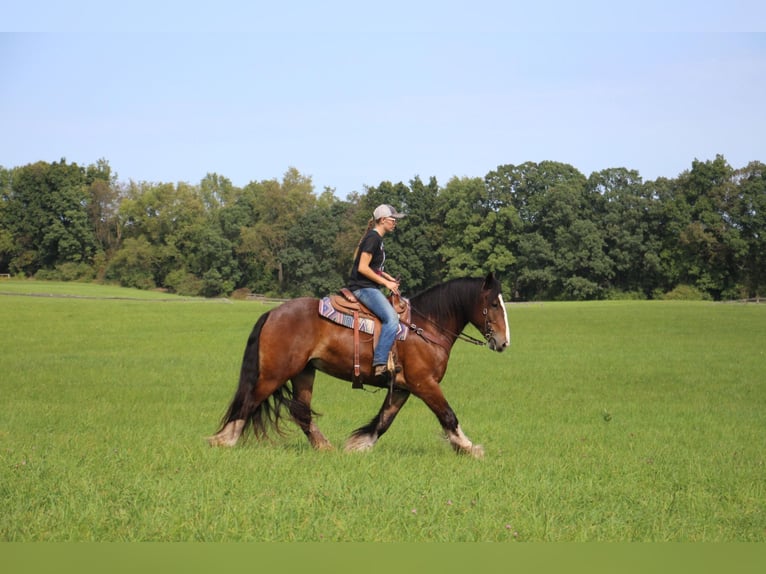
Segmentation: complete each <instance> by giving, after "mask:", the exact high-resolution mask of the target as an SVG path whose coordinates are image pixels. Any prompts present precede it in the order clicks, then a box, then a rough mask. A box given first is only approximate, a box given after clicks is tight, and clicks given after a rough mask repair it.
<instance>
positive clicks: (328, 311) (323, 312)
mask: <svg viewBox="0 0 766 574" xmlns="http://www.w3.org/2000/svg"><path fill="white" fill-rule="evenodd" d="M319 315H320V316H322V317H324V318H326V319H329V320H330V321H332V322H333V323H337V324H338V325H342V326H344V327H348V328H349V329H353V328H354V316H353V315H351V314H349V313H347V312H345V311H341V310H339V309H336V308H335V307H334V306H333V303H332V298H331V297H323V298H322V299H320V300H319ZM376 323H377V321H376V320H375V319H373V318H372V316H369V315H368V316H362V314H361V313H360V315H359V330H360V331H361V332H362V333H367V334H370V335H372V334H373V333H374V332H375V324H376ZM407 333H409V330H408V329H407V328H406V327H405V325H403V324H402V323H401V322H400V323H399V327H398V329H397V331H396V338H397V339H398V340H399V341H404V340H405V339H406V338H407Z"/></svg>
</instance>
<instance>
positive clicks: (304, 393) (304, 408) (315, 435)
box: [290, 366, 332, 450]
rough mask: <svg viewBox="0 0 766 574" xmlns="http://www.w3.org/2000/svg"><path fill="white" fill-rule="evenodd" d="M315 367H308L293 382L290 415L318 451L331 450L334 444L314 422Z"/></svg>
mask: <svg viewBox="0 0 766 574" xmlns="http://www.w3.org/2000/svg"><path fill="white" fill-rule="evenodd" d="M315 372H316V371H315V370H314V368H313V367H310V366H309V367H306V368H305V369H304V370H303V371H301V372H300V373H299V374H298V375H296V376H294V377H293V378H292V379H291V380H292V383H293V400H292V401H291V402H290V414H291V415H292V417H293V419H294V420H295V422H296V423H297V424H298V426H299V427H301V430H302V431H303V433H304V434H305V435H306V438H308V439H309V443H310V444H311V446H313V447H314V448H315V449H317V450H330V449H332V444H330V441H329V440H327V439H326V438H325V436H324V435H323V434H322V432H321V431H320V430H319V427H318V426H317V425H316V423H315V422H314V420H313V416H314V413H313V412H312V411H311V396H312V394H313V392H314V374H315Z"/></svg>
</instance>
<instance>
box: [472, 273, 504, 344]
mask: <svg viewBox="0 0 766 574" xmlns="http://www.w3.org/2000/svg"><path fill="white" fill-rule="evenodd" d="M481 301H482V310H481V313H482V316H483V318H482V319H481V321H480V322H479V321H474V324H475V326H476V327H477V328H478V329H481V330H482V335H484V338H485V339H486V340H487V345H488V346H489V348H490V349H492V350H493V351H497V352H498V353H502V352H503V351H504V350H505V348H506V347H507V346H508V345H510V344H511V332H510V329H509V327H508V316H507V315H506V312H505V303H503V295H502V293H501V292H500V281H498V280H497V279H496V278H495V275H494V274H493V273H490V274H489V275H487V277H486V279H484V285H482V288H481Z"/></svg>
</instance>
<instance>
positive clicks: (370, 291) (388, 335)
mask: <svg viewBox="0 0 766 574" xmlns="http://www.w3.org/2000/svg"><path fill="white" fill-rule="evenodd" d="M354 295H356V298H357V299H359V300H360V301H361V302H362V303H363V304H364V305H365V306H366V307H367V308H368V309H369V310H370V311H372V312H373V313H375V315H377V317H378V319H380V320H381V322H382V326H381V329H380V338H379V339H378V345H377V347H375V352H374V353H373V356H372V364H373V365H385V364H386V363H388V353H389V352H390V351H391V347H393V345H394V339H395V338H396V331H397V329H398V328H399V315H397V314H396V311H394V308H393V307H392V306H391V303H389V302H388V299H386V296H385V295H383V293H381V291H380V289H375V288H372V287H365V288H363V289H357V290H356V291H354Z"/></svg>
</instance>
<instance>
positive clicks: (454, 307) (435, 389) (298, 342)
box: [208, 273, 510, 458]
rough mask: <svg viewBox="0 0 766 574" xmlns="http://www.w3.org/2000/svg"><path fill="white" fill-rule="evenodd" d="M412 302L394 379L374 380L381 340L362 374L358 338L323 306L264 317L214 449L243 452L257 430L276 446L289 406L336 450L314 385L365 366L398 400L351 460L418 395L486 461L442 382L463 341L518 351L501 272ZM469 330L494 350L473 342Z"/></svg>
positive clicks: (283, 308) (450, 432)
mask: <svg viewBox="0 0 766 574" xmlns="http://www.w3.org/2000/svg"><path fill="white" fill-rule="evenodd" d="M409 303H410V310H411V312H410V319H411V322H410V323H409V324H407V325H403V326H405V327H406V329H407V337H406V338H405V339H404V340H398V341H396V347H397V354H398V363H397V369H396V371H395V372H394V373H395V374H392V375H391V377H390V380H389V379H387V378H386V379H381V378H380V377H374V376H373V369H372V351H373V346H372V342H371V340H370V341H367V342H369V344H366V345H363V346H361V348H360V349H359V350H358V351H357V354H358V355H359V362H358V364H356V365H355V363H356V361H355V360H354V354H355V353H354V336H355V334H354V331H353V330H352V329H349V328H347V327H345V326H342V325H338V324H336V323H334V322H332V321H329V320H328V319H326V318H324V317H322V316H320V315H319V312H318V304H319V299H316V298H309V297H302V298H297V299H292V300H289V301H286V302H284V303H282V304H281V305H279V306H278V307H276V308H274V309H272V310H270V311H267V312H266V313H264V314H263V315H261V317H260V318H259V319H258V321H257V322H256V323H255V326H254V327H253V330H252V332H251V333H250V336H249V338H248V340H247V345H246V347H245V352H244V356H243V359H242V366H241V370H240V376H239V385H238V387H237V390H236V392H235V394H234V398H233V399H232V401H231V403H230V405H229V407H228V409H227V411H226V414H225V415H224V416H223V418H222V420H221V424H220V426H219V429H218V431H217V432H216V434H215V435H213V436H211V437H209V438H208V442H209V444H210V445H211V446H229V447H231V446H234V445H235V444H237V441H238V440H239V439H240V437H241V436H242V434H243V433H244V432H245V431H246V430H247V428H248V427H250V426H252V429H253V432H254V434H255V436H256V437H257V438H264V437H266V436H267V434H268V431H269V430H276V431H277V432H278V433H280V434H281V433H282V431H281V430H280V426H279V424H280V419H281V416H282V409H283V407H286V408H287V410H288V412H289V414H290V416H291V417H292V420H293V421H294V422H295V423H296V424H297V425H298V426H299V427H300V429H301V430H302V431H303V433H304V434H305V435H306V437H307V438H308V441H309V443H310V444H311V446H312V447H314V448H315V449H318V450H324V449H332V448H333V446H332V444H331V443H330V441H329V440H327V438H326V437H325V436H324V435H323V434H322V432H321V431H320V430H319V428H318V427H317V425H316V422H315V420H314V418H315V415H316V413H315V412H314V411H313V410H312V409H311V398H312V393H313V386H314V377H315V374H316V371H317V370H319V371H322V372H324V373H327V374H328V375H330V376H332V377H334V378H337V379H340V380H345V381H352V380H353V379H354V369H355V366H356V370H357V371H358V372H359V377H360V378H361V382H362V383H363V384H366V385H369V386H371V387H378V388H381V389H387V390H388V392H387V394H386V397H385V400H384V402H383V405H382V406H381V408H380V410H379V411H378V413H377V415H375V417H373V419H372V420H371V421H370V422H369V423H368V424H367V425H365V426H362V427H360V428H358V429H356V430H355V431H354V432H353V433H352V434H351V436H350V437H349V438H348V440H347V441H346V444H345V450H346V451H366V450H369V449H371V448H372V447H373V446H374V445H375V443H376V442H377V441H378V439H379V438H380V437H381V436H382V435H383V434H384V433H385V432H386V431H387V430H388V429H389V427H390V426H391V423H392V422H393V421H394V418H395V417H396V415H397V413H398V412H399V411H400V410H401V408H402V407H403V406H404V404H405V403H406V402H407V400H408V399H409V397H410V395H415V396H416V397H418V398H419V399H421V400H422V401H423V402H424V403H425V404H426V405H427V406H428V407H429V408H430V409H431V411H432V412H433V413H434V415H436V418H437V419H438V421H439V423H440V424H441V426H442V429H443V430H444V433H445V435H446V436H447V438H448V439H449V443H450V445H451V446H452V448H453V450H454V451H455V452H456V453H459V454H468V455H470V456H473V457H475V458H481V457H482V456H483V455H484V449H483V447H482V446H481V445H478V444H474V443H473V442H472V441H471V440H470V439H469V438H468V437H467V436H466V435H465V434H464V433H463V431H462V430H461V428H460V424H459V422H458V419H457V416H456V415H455V412H454V411H453V410H452V408H451V407H450V405H449V403H448V402H447V400H446V398H445V397H444V394H443V393H442V390H441V387H440V382H441V380H442V378H443V377H444V374H445V372H446V370H447V361H448V359H449V355H450V351H451V350H452V347H453V345H454V344H455V342H456V341H457V340H458V339H463V340H467V341H469V342H472V343H475V344H477V345H482V346H488V348H489V349H491V350H492V351H496V352H502V351H504V350H505V349H506V348H507V347H508V346H509V344H510V332H509V327H508V322H507V315H506V309H505V304H504V302H503V296H502V294H501V289H500V282H499V281H498V280H497V278H496V277H495V276H494V274H493V273H489V274H488V275H487V276H486V277H484V278H470V277H467V278H459V279H452V280H449V281H446V282H444V283H441V284H437V285H435V286H433V287H431V288H429V289H427V290H425V291H423V292H421V293H419V294H417V295H415V296H413V297H412V298H411V299H410V300H409ZM469 323H470V324H472V325H473V326H475V327H476V328H477V329H478V330H479V331H480V332H481V334H482V335H483V337H484V341H482V340H480V339H478V338H475V337H471V336H470V335H467V334H464V333H463V330H464V329H465V327H466V326H467V325H468V324H469ZM377 325H378V326H379V323H378V324H377ZM399 366H400V367H401V369H400V370H399V368H398V367H399ZM288 381H289V382H290V384H288Z"/></svg>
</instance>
